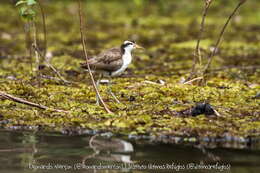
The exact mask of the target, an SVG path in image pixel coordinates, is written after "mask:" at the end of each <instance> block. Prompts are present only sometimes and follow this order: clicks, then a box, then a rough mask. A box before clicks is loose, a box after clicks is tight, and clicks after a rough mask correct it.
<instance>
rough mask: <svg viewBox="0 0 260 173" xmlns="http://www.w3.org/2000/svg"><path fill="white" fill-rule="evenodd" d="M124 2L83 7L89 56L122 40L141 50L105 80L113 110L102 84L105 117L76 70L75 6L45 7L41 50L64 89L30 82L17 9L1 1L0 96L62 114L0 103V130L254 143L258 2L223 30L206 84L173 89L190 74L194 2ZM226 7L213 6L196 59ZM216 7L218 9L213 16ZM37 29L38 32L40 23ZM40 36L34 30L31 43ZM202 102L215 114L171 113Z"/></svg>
mask: <svg viewBox="0 0 260 173" xmlns="http://www.w3.org/2000/svg"><path fill="white" fill-rule="evenodd" d="M125 3H127V6H125V5H124V4H123V3H120V2H119V1H109V2H107V1H102V2H101V1H95V2H94V1H87V4H84V5H85V6H84V9H85V12H86V16H87V21H86V22H87V33H86V38H87V48H88V53H89V56H93V55H95V54H97V53H99V52H100V51H102V50H103V49H106V48H110V47H113V46H117V45H120V44H121V43H122V41H123V40H128V39H130V40H131V39H134V40H136V41H137V42H138V43H139V44H140V45H142V46H144V47H145V48H146V50H145V51H144V52H135V53H134V60H133V64H132V65H131V66H130V67H129V69H128V70H127V72H126V73H125V74H124V75H123V76H121V77H118V78H114V79H112V91H113V92H114V93H115V94H116V95H117V97H118V98H119V100H120V101H121V103H120V104H119V103H116V102H115V101H114V100H113V98H112V97H111V96H110V95H109V94H108V92H107V89H108V86H107V85H102V86H101V87H100V91H101V94H102V96H103V97H104V100H105V102H106V103H107V104H108V105H109V107H110V108H111V110H112V111H113V112H114V114H107V113H106V112H105V111H104V110H103V109H102V107H99V106H96V105H95V93H94V90H93V88H92V86H91V82H90V79H89V77H88V73H87V72H84V71H83V70H82V69H80V65H79V64H80V63H81V62H83V61H84V56H83V54H82V50H81V43H80V33H79V24H78V16H77V5H76V4H75V3H74V2H70V1H65V2H50V3H45V4H44V8H45V10H46V13H47V14H48V15H47V21H46V22H47V29H48V37H47V38H48V51H49V52H51V54H52V55H53V57H52V58H51V61H50V62H51V63H52V64H53V66H55V67H56V68H57V69H58V70H59V71H60V73H61V74H62V76H64V77H65V78H66V79H67V80H69V81H71V82H72V83H71V84H64V83H62V82H60V81H58V80H52V78H41V81H40V84H38V81H37V80H36V79H35V78H34V77H33V76H32V72H31V62H30V59H28V57H27V56H26V49H25V41H24V32H23V24H22V22H21V21H20V18H19V17H18V12H17V10H16V9H15V8H14V6H13V5H12V4H10V3H3V4H1V7H0V21H1V22H0V43H1V45H0V88H1V90H2V91H5V92H7V93H9V94H13V95H15V96H17V97H21V98H23V99H26V100H30V101H32V102H35V103H40V104H43V105H46V106H48V107H50V108H58V109H63V110H69V111H70V112H71V113H59V112H54V111H52V110H39V109H37V108H31V107H28V106H25V105H22V104H19V103H14V102H12V101H9V100H5V99H0V108H1V109H0V114H1V115H2V117H3V118H2V119H3V120H8V122H7V123H5V124H1V126H3V127H4V128H7V129H8V128H9V129H11V128H12V127H14V126H31V127H37V128H39V129H44V130H47V131H48V130H51V131H62V130H63V129H69V128H83V129H92V130H102V131H111V132H114V133H120V134H131V135H140V134H148V135H156V136H157V135H162V134H163V135H172V136H199V137H204V136H209V137H223V136H225V135H227V134H230V135H232V136H240V137H248V136H254V137H259V135H260V109H259V107H260V102H259V99H257V98H254V96H256V95H257V93H258V92H259V90H260V84H259V82H260V68H259V66H260V58H259V57H260V54H259V48H260V44H259V40H260V36H259V31H258V29H257V28H259V27H260V26H259V23H260V18H259V16H260V12H259V10H258V11H257V10H253V9H257V8H258V9H259V7H260V6H259V3H257V1H256V0H255V1H249V2H248V3H247V4H246V5H245V7H244V8H243V9H241V11H240V13H239V14H238V15H237V16H236V18H235V20H234V21H233V22H232V23H231V25H230V26H229V29H228V30H227V32H226V33H225V36H224V40H223V44H222V45H221V46H220V50H219V51H218V54H217V56H216V57H215V59H214V62H213V64H212V70H211V73H210V74H209V75H208V79H209V80H208V82H207V85H206V86H198V85H196V84H191V85H190V84H182V83H180V81H181V79H182V78H183V77H184V78H186V77H187V76H188V75H189V72H190V68H191V66H192V58H193V51H194V47H195V44H196V41H195V40H196V36H197V33H198V29H199V27H198V26H199V20H200V10H201V6H199V4H198V3H195V2H188V3H189V4H187V1H183V2H177V1H176V2H175V1H167V4H169V5H171V6H172V8H174V9H175V10H169V9H168V8H166V7H165V6H162V3H161V2H160V1H159V2H157V3H156V2H152V1H151V2H149V3H150V4H149V8H148V6H147V5H146V6H145V5H144V6H142V5H141V6H140V5H138V4H134V3H131V1H127V2H125ZM147 3H148V2H147ZM158 3H159V4H158ZM226 3H227V4H226V5H223V4H221V3H217V2H216V3H215V4H214V3H213V4H214V5H213V7H212V14H209V16H208V18H207V22H206V32H205V34H204V36H203V40H202V43H201V44H202V49H203V52H202V54H203V57H206V55H208V54H209V53H210V48H211V46H212V44H213V43H214V39H215V38H216V36H217V34H218V30H219V28H220V27H221V26H222V24H223V21H224V20H225V17H226V16H227V14H228V12H229V11H230V9H232V7H231V6H232V3H231V2H226ZM115 7H116V8H115ZM182 8H187V9H186V10H181V9H182ZM101 9H102V10H101ZM249 9H250V10H249ZM220 10H221V11H222V12H223V13H219V11H220ZM118 14H120V15H118ZM191 14H192V15H191ZM64 16H66V17H64ZM17 25H18V26H19V27H17ZM37 25H39V26H40V19H37ZM42 37H43V36H42V33H41V32H39V38H42ZM39 41H40V40H39ZM40 43H41V42H40ZM204 60H205V61H206V59H205V58H204ZM41 74H42V75H45V76H52V77H55V74H54V73H53V72H52V71H51V70H50V69H48V68H43V69H42V70H41ZM160 81H164V83H165V84H163V83H160ZM201 102H207V103H210V104H211V105H212V106H213V107H214V108H215V109H216V110H217V111H218V112H219V114H220V116H206V115H199V116H196V117H192V116H182V115H180V112H183V111H184V112H185V110H189V109H191V108H192V107H194V106H195V105H196V104H197V103H201Z"/></svg>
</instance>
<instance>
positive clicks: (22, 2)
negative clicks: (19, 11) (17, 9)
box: [15, 1, 26, 6]
mask: <svg viewBox="0 0 260 173" xmlns="http://www.w3.org/2000/svg"><path fill="white" fill-rule="evenodd" d="M24 3H26V1H18V2H17V3H16V4H15V6H18V5H21V4H24Z"/></svg>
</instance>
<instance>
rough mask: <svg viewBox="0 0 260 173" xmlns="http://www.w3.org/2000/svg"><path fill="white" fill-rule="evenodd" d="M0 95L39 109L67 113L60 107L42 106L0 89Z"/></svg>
mask: <svg viewBox="0 0 260 173" xmlns="http://www.w3.org/2000/svg"><path fill="white" fill-rule="evenodd" d="M0 96H1V97H3V98H6V99H8V100H12V101H15V102H18V103H22V104H25V105H28V106H32V107H37V108H40V109H44V110H46V109H51V110H54V111H56V112H65V113H68V111H64V110H60V109H52V108H49V107H47V106H44V105H41V104H37V103H33V102H29V101H27V100H24V99H21V98H18V97H15V96H12V95H10V94H7V93H5V92H3V91H0Z"/></svg>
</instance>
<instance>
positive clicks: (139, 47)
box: [134, 44, 144, 49]
mask: <svg viewBox="0 0 260 173" xmlns="http://www.w3.org/2000/svg"><path fill="white" fill-rule="evenodd" d="M134 47H135V48H136V49H144V47H142V46H139V45H138V44H135V46H134Z"/></svg>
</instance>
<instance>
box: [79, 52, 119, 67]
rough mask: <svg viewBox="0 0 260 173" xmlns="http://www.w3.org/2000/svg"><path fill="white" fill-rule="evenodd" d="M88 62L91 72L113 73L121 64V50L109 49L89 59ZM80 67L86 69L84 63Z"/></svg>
mask: <svg viewBox="0 0 260 173" xmlns="http://www.w3.org/2000/svg"><path fill="white" fill-rule="evenodd" d="M88 62H89V65H90V68H91V69H93V70H104V71H115V70H117V69H119V68H120V67H121V66H122V64H123V60H122V52H121V49H120V48H111V49H109V50H107V51H105V52H102V53H101V54H99V55H98V56H96V57H94V58H91V59H90V60H89V61H88ZM82 67H83V68H86V67H87V65H86V63H84V64H82Z"/></svg>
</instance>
